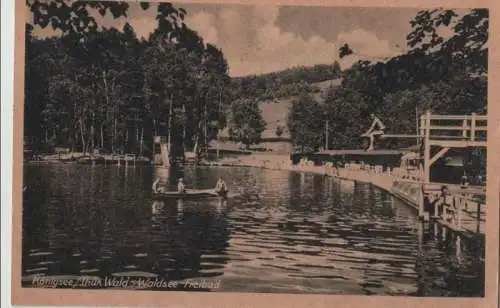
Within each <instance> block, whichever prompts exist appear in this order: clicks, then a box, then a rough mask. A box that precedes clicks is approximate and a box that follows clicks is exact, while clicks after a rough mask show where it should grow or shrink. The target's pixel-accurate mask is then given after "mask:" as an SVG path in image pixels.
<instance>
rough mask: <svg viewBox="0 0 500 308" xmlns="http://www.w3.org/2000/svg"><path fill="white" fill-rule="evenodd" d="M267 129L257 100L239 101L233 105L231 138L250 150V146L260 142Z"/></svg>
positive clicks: (230, 128)
mask: <svg viewBox="0 0 500 308" xmlns="http://www.w3.org/2000/svg"><path fill="white" fill-rule="evenodd" d="M265 128H266V122H265V121H264V119H263V118H262V112H261V110H260V108H259V103H258V101H257V100H255V99H239V100H235V101H233V103H232V104H231V122H230V126H229V136H230V138H231V139H232V140H235V141H238V142H241V143H242V144H244V145H245V146H246V148H247V149H248V148H249V146H250V145H252V144H256V143H259V142H260V139H261V134H262V132H263V131H264V130H265Z"/></svg>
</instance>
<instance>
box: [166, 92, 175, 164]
mask: <svg viewBox="0 0 500 308" xmlns="http://www.w3.org/2000/svg"><path fill="white" fill-rule="evenodd" d="M173 105H174V102H173V100H172V95H170V106H169V110H168V139H167V150H168V159H169V161H170V165H173V164H172V163H173V162H174V159H173V157H172V129H173V111H174V106H173Z"/></svg>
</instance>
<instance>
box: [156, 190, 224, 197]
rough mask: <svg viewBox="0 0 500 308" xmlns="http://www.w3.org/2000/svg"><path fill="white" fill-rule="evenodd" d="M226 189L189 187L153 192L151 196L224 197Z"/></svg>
mask: <svg viewBox="0 0 500 308" xmlns="http://www.w3.org/2000/svg"><path fill="white" fill-rule="evenodd" d="M227 193H228V192H227V191H217V190H215V189H189V190H186V191H185V192H178V191H164V192H154V193H153V197H154V198H157V199H185V198H186V199H187V198H214V197H220V198H226V197H227Z"/></svg>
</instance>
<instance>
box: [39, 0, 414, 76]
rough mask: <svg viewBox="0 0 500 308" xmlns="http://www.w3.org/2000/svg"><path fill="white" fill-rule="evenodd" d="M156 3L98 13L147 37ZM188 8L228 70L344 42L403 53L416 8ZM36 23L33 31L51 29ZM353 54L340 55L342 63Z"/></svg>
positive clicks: (334, 50)
mask: <svg viewBox="0 0 500 308" xmlns="http://www.w3.org/2000/svg"><path fill="white" fill-rule="evenodd" d="M155 5H156V4H152V7H151V8H150V9H149V10H147V11H143V10H142V9H141V8H140V7H139V5H138V4H137V3H130V8H129V11H128V17H127V18H120V19H112V18H101V17H100V16H98V15H97V14H96V16H98V18H97V19H98V22H99V23H100V24H102V25H103V26H107V27H118V28H122V27H123V25H124V24H125V23H126V22H128V23H130V24H131V25H132V26H133V27H134V29H135V31H136V33H137V34H138V35H139V36H142V37H146V38H147V37H148V35H149V33H150V32H151V31H152V30H153V29H154V28H155V26H156V20H155V14H156V8H155ZM174 5H175V6H176V7H182V8H184V9H186V10H187V12H188V15H187V17H186V20H185V23H186V24H187V25H188V26H189V27H190V28H192V29H194V30H196V31H197V32H198V33H199V34H200V35H201V36H202V37H203V38H204V41H205V42H206V43H211V44H214V45H216V46H217V47H218V48H220V49H222V52H223V53H224V55H225V57H226V59H227V61H228V64H229V73H230V75H231V76H245V75H252V74H262V73H268V72H273V71H279V70H283V69H286V68H290V67H296V66H310V65H315V64H331V63H333V62H334V61H335V60H339V59H338V48H339V46H340V45H341V44H344V43H348V44H349V45H350V46H351V48H352V49H353V50H354V51H355V52H356V53H357V54H359V55H361V56H363V57H366V58H368V59H370V58H380V57H391V56H395V55H397V54H400V53H403V52H404V51H405V48H406V35H407V34H408V33H409V32H410V30H411V27H410V23H409V22H410V20H411V19H412V18H413V17H414V16H415V15H416V13H417V12H418V9H415V8H347V7H346V8H344V7H325V6H322V7H319V6H316V7H313V6H311V7H307V6H275V5H266V6H262V5H236V4H231V5H228V4H225V5H222V4H188V3H182V4H175V3H174ZM52 33H53V32H52V30H49V29H43V30H42V29H37V30H36V31H35V33H34V34H35V35H38V36H47V35H50V34H52ZM358 59H359V57H358V56H350V57H346V58H344V59H342V60H339V63H340V65H341V67H342V68H347V67H349V66H351V65H352V64H353V63H355V62H356V61H357V60H358Z"/></svg>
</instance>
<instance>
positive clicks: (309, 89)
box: [231, 50, 341, 101]
mask: <svg viewBox="0 0 500 308" xmlns="http://www.w3.org/2000/svg"><path fill="white" fill-rule="evenodd" d="M332 54H333V50H332ZM340 75H341V69H340V64H339V63H338V62H337V61H335V62H334V63H333V64H332V65H328V64H318V65H314V66H311V67H292V68H289V69H286V70H283V71H280V72H273V73H269V74H262V75H251V76H245V77H235V78H232V79H231V88H232V89H233V92H234V93H235V95H236V96H237V97H240V98H256V99H258V100H261V101H263V100H275V99H279V98H282V97H290V96H296V95H300V94H302V93H317V92H319V91H320V90H319V89H318V88H317V87H315V86H314V83H317V82H321V81H326V80H332V79H336V78H339V77H340Z"/></svg>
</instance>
